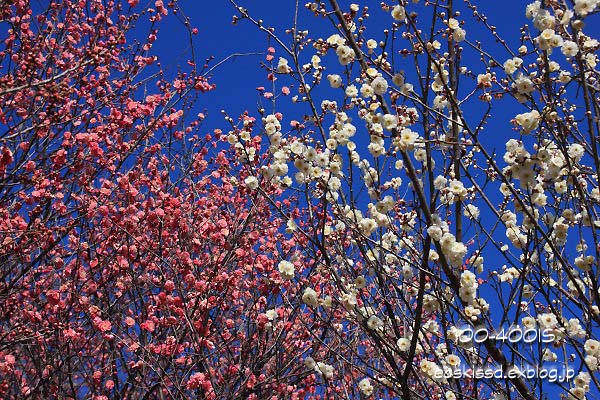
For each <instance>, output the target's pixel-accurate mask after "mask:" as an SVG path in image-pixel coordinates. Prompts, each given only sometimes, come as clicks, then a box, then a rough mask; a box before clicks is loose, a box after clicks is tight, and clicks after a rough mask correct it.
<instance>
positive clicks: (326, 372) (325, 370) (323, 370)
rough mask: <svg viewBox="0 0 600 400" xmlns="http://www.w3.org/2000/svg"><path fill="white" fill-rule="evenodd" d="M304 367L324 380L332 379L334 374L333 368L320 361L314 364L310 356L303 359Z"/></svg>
mask: <svg viewBox="0 0 600 400" xmlns="http://www.w3.org/2000/svg"><path fill="white" fill-rule="evenodd" d="M304 366H305V367H306V368H308V369H311V370H314V371H315V372H316V373H318V374H319V375H320V376H322V377H324V378H326V379H332V378H333V375H334V372H335V370H334V369H333V366H331V365H329V364H327V363H324V362H322V361H318V362H316V361H315V359H314V358H312V357H310V356H308V357H306V358H305V359H304Z"/></svg>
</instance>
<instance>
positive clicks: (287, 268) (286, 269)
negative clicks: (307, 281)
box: [278, 260, 294, 280]
mask: <svg viewBox="0 0 600 400" xmlns="http://www.w3.org/2000/svg"><path fill="white" fill-rule="evenodd" d="M278 269H279V274H280V275H281V277H282V278H283V279H285V280H290V279H293V278H294V264H292V263H291V262H289V261H286V260H282V261H280V262H279V266H278Z"/></svg>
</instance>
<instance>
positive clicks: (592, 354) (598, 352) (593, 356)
mask: <svg viewBox="0 0 600 400" xmlns="http://www.w3.org/2000/svg"><path fill="white" fill-rule="evenodd" d="M584 350H585V362H586V363H587V364H588V366H589V368H590V370H591V371H597V370H598V363H599V361H600V342H598V341H597V340H594V339H588V340H586V342H585V345H584Z"/></svg>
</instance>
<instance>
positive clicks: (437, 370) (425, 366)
mask: <svg viewBox="0 0 600 400" xmlns="http://www.w3.org/2000/svg"><path fill="white" fill-rule="evenodd" d="M419 370H420V371H421V372H422V373H423V375H424V376H425V378H427V379H428V380H430V381H434V382H442V381H444V380H445V379H444V374H443V371H442V367H440V366H439V365H437V364H436V363H435V362H433V361H429V360H421V363H420V364H419Z"/></svg>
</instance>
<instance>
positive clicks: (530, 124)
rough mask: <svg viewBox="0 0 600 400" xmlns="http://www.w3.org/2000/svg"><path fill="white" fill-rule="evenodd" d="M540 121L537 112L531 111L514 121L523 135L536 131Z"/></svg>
mask: <svg viewBox="0 0 600 400" xmlns="http://www.w3.org/2000/svg"><path fill="white" fill-rule="evenodd" d="M529 82H531V81H529ZM541 119H542V118H541V115H540V113H539V111H538V110H531V111H529V112H525V113H521V114H517V115H516V116H515V121H516V122H517V124H519V126H520V127H521V130H522V132H523V133H530V132H531V131H533V130H535V129H537V127H538V126H539V124H540V120H541Z"/></svg>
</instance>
